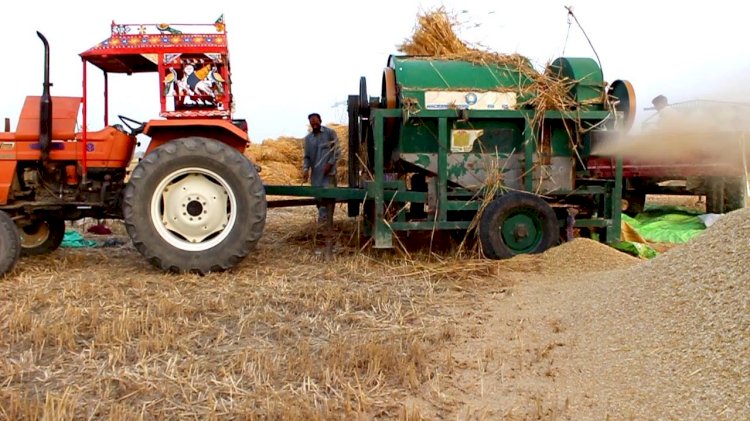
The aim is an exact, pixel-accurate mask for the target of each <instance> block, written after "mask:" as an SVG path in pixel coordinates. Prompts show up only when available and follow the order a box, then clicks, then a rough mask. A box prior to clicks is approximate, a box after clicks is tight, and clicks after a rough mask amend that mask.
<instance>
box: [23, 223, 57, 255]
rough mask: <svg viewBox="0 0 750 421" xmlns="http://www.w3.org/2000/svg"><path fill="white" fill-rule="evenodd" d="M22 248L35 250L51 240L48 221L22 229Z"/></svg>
mask: <svg viewBox="0 0 750 421" xmlns="http://www.w3.org/2000/svg"><path fill="white" fill-rule="evenodd" d="M20 232H21V247H23V248H27V249H28V248H34V247H39V246H41V245H42V244H44V242H45V241H47V239H48V238H49V235H50V229H49V224H48V223H47V222H46V221H41V222H36V223H34V224H32V225H27V226H25V227H23V228H21V229H20Z"/></svg>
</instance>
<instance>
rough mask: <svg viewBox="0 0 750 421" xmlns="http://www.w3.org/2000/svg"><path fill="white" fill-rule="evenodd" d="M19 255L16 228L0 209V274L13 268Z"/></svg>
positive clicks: (19, 246)
mask: <svg viewBox="0 0 750 421" xmlns="http://www.w3.org/2000/svg"><path fill="white" fill-rule="evenodd" d="M20 255H21V237H20V235H19V233H18V228H17V227H16V224H15V223H13V220H12V219H10V216H8V214H7V213H5V212H3V211H0V275H4V274H6V273H8V272H10V270H11V269H13V266H15V265H16V262H18V257H19V256H20Z"/></svg>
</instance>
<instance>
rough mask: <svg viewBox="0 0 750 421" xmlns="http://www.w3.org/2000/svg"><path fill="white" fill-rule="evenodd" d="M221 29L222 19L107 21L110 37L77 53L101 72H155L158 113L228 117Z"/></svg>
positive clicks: (229, 107)
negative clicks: (202, 21)
mask: <svg viewBox="0 0 750 421" xmlns="http://www.w3.org/2000/svg"><path fill="white" fill-rule="evenodd" d="M178 28H179V29H178ZM225 30H226V28H225V25H224V22H223V17H222V18H219V19H218V20H217V21H216V23H214V24H212V25H210V24H203V25H200V24H173V25H170V24H163V23H162V24H116V23H114V22H112V35H111V36H110V37H109V38H107V39H106V40H104V41H102V42H100V43H98V44H96V45H95V46H94V47H92V48H90V49H89V50H87V51H85V52H83V53H81V57H82V58H83V59H84V61H85V62H89V63H91V64H93V65H94V66H96V67H98V68H100V69H101V70H103V71H104V72H105V74H107V73H126V74H133V73H145V72H157V73H159V75H160V76H161V80H162V84H161V90H160V95H159V96H160V99H161V112H160V115H161V116H162V117H165V118H167V119H173V118H217V117H218V118H221V117H231V110H232V95H231V86H230V84H229V49H228V46H227V37H226V31H225ZM85 75H86V73H85V67H84V78H85ZM105 83H107V81H106V78H105ZM105 119H106V116H105Z"/></svg>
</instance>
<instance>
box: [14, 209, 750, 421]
mask: <svg viewBox="0 0 750 421" xmlns="http://www.w3.org/2000/svg"><path fill="white" fill-rule="evenodd" d="M338 214H339V215H342V214H343V211H342V210H340V211H338ZM314 217H315V210H314V208H300V209H294V210H291V209H273V210H271V211H270V213H269V221H268V227H267V231H266V233H265V235H264V239H263V240H262V243H261V244H260V247H259V249H258V251H257V252H256V253H255V254H254V255H252V256H251V257H249V258H248V259H246V260H245V261H244V262H243V263H242V265H241V266H240V267H238V268H236V269H235V270H233V271H231V272H228V273H222V274H212V275H209V276H204V277H201V276H193V275H189V276H176V275H169V274H163V273H161V272H158V271H156V270H154V269H152V268H151V267H150V266H147V265H145V264H144V261H143V260H142V258H141V257H140V255H138V254H137V252H136V251H135V250H134V249H133V248H132V247H131V246H129V245H128V246H123V247H119V248H114V249H89V250H80V249H79V250H65V249H63V250H58V251H57V252H55V253H53V254H51V255H49V256H46V257H42V258H36V259H24V260H22V261H21V262H20V264H19V265H18V267H17V269H15V270H14V272H13V273H12V274H10V276H7V277H6V278H5V279H3V280H2V283H1V284H0V288H2V291H0V294H1V296H2V298H1V299H0V350H1V352H2V354H1V355H0V382H1V384H2V388H1V389H0V418H4V419H19V418H44V419H81V418H99V419H101V418H107V419H175V418H180V419H184V418H200V419H227V418H229V419H237V418H240V419H256V418H263V419H266V418H272V419H394V418H395V419H436V418H451V419H497V418H510V419H559V418H570V419H580V418H581V417H586V418H588V417H591V418H599V419H601V418H605V417H607V416H610V417H613V418H615V419H618V418H627V416H628V415H629V414H632V415H634V416H636V418H641V416H643V417H646V418H648V417H649V412H645V413H644V412H638V411H637V410H634V409H633V405H628V404H627V402H628V399H629V398H628V396H631V395H628V394H629V393H631V392H633V391H638V390H641V388H642V390H643V391H642V392H640V393H636V394H635V395H634V396H636V400H635V401H634V402H637V405H638V406H637V408H644V409H648V410H654V408H656V409H659V408H662V410H663V413H664V414H667V416H670V415H674V416H678V417H679V418H693V417H691V416H690V415H691V414H690V413H687V414H686V413H684V412H670V411H671V410H672V409H673V408H676V407H678V406H684V402H685V401H684V400H685V399H693V398H695V397H696V396H694V395H691V394H690V391H691V390H692V389H691V388H690V386H684V385H683V386H682V387H681V388H678V387H677V386H678V385H679V382H678V383H677V384H675V383H674V382H667V383H665V384H666V385H669V386H670V387H671V388H668V387H667V388H664V389H659V390H656V389H653V387H656V386H658V385H660V384H659V383H649V382H648V376H647V374H648V373H649V371H648V370H649V367H651V366H650V365H649V361H651V360H650V358H651V357H652V356H653V355H660V356H665V357H664V361H667V362H668V361H671V360H670V359H669V358H667V356H672V357H674V356H675V355H677V353H679V355H686V354H685V353H686V352H687V351H689V350H690V349H692V348H693V347H696V349H697V347H699V346H706V342H705V341H703V340H701V341H703V342H701V341H693V340H691V341H687V342H683V343H682V345H681V347H675V348H670V347H672V346H675V344H674V343H672V342H668V343H664V344H659V345H658V346H657V345H653V343H652V342H649V341H658V340H659V339H658V338H661V337H662V336H664V333H663V332H662V331H661V330H658V329H657V330H648V329H646V330H643V331H642V332H645V333H643V334H642V332H641V331H640V330H638V329H636V328H628V326H630V325H633V323H634V322H633V320H640V323H641V324H638V325H636V326H639V328H640V327H642V326H643V325H644V324H645V325H646V326H649V325H653V326H664V325H665V324H666V325H668V323H667V322H666V321H664V322H663V323H662V322H660V323H649V321H651V320H653V318H659V317H661V316H662V315H667V316H668V317H671V319H665V320H673V319H675V318H678V319H679V320H688V321H689V320H690V317H691V316H692V315H691V313H690V312H667V313H663V312H662V313H660V312H656V311H651V312H649V313H645V312H643V310H642V309H641V308H639V307H632V308H631V307H628V306H626V305H625V304H627V303H631V305H632V303H638V302H640V301H641V298H640V296H639V295H637V294H648V293H649V291H653V290H656V289H655V285H656V286H658V285H660V284H659V283H658V282H656V281H654V280H653V279H656V278H653V279H652V278H651V276H652V275H653V276H655V275H654V273H655V272H654V271H656V270H657V269H654V268H655V267H659V268H662V269H659V270H665V269H664V267H669V266H670V265H672V266H675V267H679V262H677V261H676V260H672V261H668V262H667V263H662V264H661V266H660V265H659V264H656V262H655V263H654V264H653V265H651V266H650V269H646V270H645V271H644V270H642V269H640V268H641V267H644V268H648V266H642V264H641V263H640V261H638V260H636V259H634V258H631V257H629V256H626V255H624V254H620V253H618V252H615V251H614V250H612V249H609V248H607V247H605V246H602V245H600V244H597V243H594V242H591V241H587V240H576V241H574V242H571V243H567V244H564V245H562V246H559V247H557V248H554V249H552V250H550V251H549V252H547V253H545V254H542V255H538V256H520V257H517V258H514V259H510V260H506V261H500V262H498V261H486V260H478V259H470V260H456V259H455V258H454V256H455V244H453V243H451V242H450V240H449V239H448V238H441V237H438V238H436V239H434V240H433V245H434V249H433V251H432V252H431V251H430V250H429V249H427V248H425V247H423V248H421V249H420V248H419V247H418V244H419V243H420V241H419V239H416V238H413V239H411V240H409V239H406V240H405V241H407V242H411V243H414V244H409V245H408V247H409V255H408V257H407V255H406V254H404V253H399V252H394V251H376V250H370V249H365V250H363V251H362V252H360V251H359V249H360V247H361V243H360V244H358V243H357V235H356V225H354V224H353V223H351V222H349V221H346V220H343V219H341V220H337V222H336V232H337V235H338V238H337V240H336V246H335V250H334V257H333V260H332V261H328V262H326V261H325V260H324V258H323V256H322V254H321V253H320V250H321V246H320V245H317V244H316V241H315V224H314V223H313V220H314ZM422 240H424V239H422ZM425 243H429V241H426V242H425V241H423V242H422V244H425ZM676 250H679V249H676ZM676 250H675V251H676ZM674 259H677V258H674ZM680 259H687V258H686V257H681V258H680ZM732 262H734V261H732ZM712 264H714V265H717V266H721V263H720V260H719V261H716V262H713V263H712ZM631 267H634V268H636V269H634V270H633V271H631V272H627V269H628V268H631ZM618 268H619V269H622V270H624V271H625V272H623V271H622V270H621V271H619V272H618V271H615V272H610V271H611V270H613V269H618ZM676 270H677V271H676V272H665V273H667V275H665V276H667V277H671V278H670V279H673V280H674V282H672V283H670V284H669V285H673V284H679V279H681V278H680V277H679V273H680V272H679V270H678V269H676ZM691 270H692V269H691ZM641 272H643V273H642V274H641V275H638V276H636V275H635V274H638V273H641ZM696 273H698V272H696ZM628 274H630V275H628ZM740 275H741V272H740ZM707 279H709V280H710V279H712V278H711V276H708V277H707ZM742 279H744V278H742ZM655 282H656V283H655ZM743 282H746V281H743ZM664 285H667V284H664ZM691 285H697V284H695V283H693V284H691ZM742 285H743V284H741V283H736V284H734V288H735V289H736V290H740V291H739V292H741V293H742V294H744V295H739V296H738V297H740V298H738V300H742V299H744V300H745V301H744V303H745V304H744V305H745V310H744V311H745V313H744V314H745V316H742V317H740V318H737V317H736V316H735V317H734V318H731V317H730V318H727V320H729V321H730V322H731V323H732V326H734V327H733V328H732V329H735V330H736V329H746V330H747V329H748V323H747V314H748V311H747V293H746V291H747V288H746V284H745V287H744V291H742ZM628 291H631V295H627V294H626V293H627V292H628ZM703 293H704V294H705V293H706V291H705V290H704V291H703ZM623 294H625V295H623ZM626 296H628V297H631V298H628V299H627V300H625V299H624V298H623V297H626ZM724 296H725V295H722V297H724ZM655 297H657V296H655ZM658 297H662V298H659V299H665V300H666V298H663V297H664V295H658ZM622 300H625V301H622ZM681 300H683V301H680V303H682V304H680V306H681V307H680V308H684V309H687V308H690V302H689V301H686V300H689V296H682V298H681ZM735 301H736V300H735ZM649 302H653V300H651V301H649ZM665 302H666V303H668V302H669V301H665ZM737 302H739V301H737ZM623 303H625V304H623ZM649 308H654V309H658V308H659V307H653V306H652V307H649ZM714 310H715V309H714V308H711V307H706V310H705V311H714ZM701 314H708V313H705V312H704V313H701ZM723 314H727V315H728V313H727V312H726V311H725V312H724V313H723ZM701 317H708V316H701ZM743 317H744V318H743ZM620 320H621V321H622V323H626V324H625V325H622V324H620ZM710 320H711V321H710V322H708V323H709V325H706V326H703V328H704V329H710V328H711V326H712V325H715V326H719V324H718V323H720V321H719V320H717V318H716V317H714V318H711V319H710ZM686 323H687V324H685V325H684V326H687V327H690V328H693V329H694V328H695V326H696V325H695V323H694V322H686ZM680 326H682V325H680ZM654 329H656V328H654ZM615 331H616V332H621V334H620V333H618V334H617V335H614V334H613V332H615ZM733 331H734V330H733ZM644 334H645V335H646V336H643V335H644ZM624 335H631V339H630V341H631V342H627V341H628V339H626V337H627V336H624ZM639 335H640V336H639ZM747 337H748V335H745V336H744V338H745V339H744V340H745V341H746V339H747ZM613 338H614V339H613ZM649 338H650V339H649ZM741 338H742V336H737V335H734V334H733V335H730V336H718V337H716V338H715V340H716V343H713V345H711V346H712V348H711V349H716V348H717V347H720V346H722V344H724V342H722V341H726V340H730V339H731V340H741ZM706 340H709V339H706ZM612 341H616V344H619V345H613V343H612ZM621 341H626V342H621ZM628 343H630V344H632V346H630V347H625V345H627V344H628ZM642 344H644V345H643V348H640V347H641V345H642ZM724 345H726V344H724ZM618 346H619V347H621V348H623V347H624V348H623V349H624V351H622V352H620V353H612V352H614V351H613V350H615V349H617V347H618ZM672 349H674V350H675V351H674V352H673V351H669V352H667V351H668V350H672ZM700 349H703V348H700ZM700 349H699V351H700ZM728 349H729V350H730V351H734V352H736V354H734V357H733V359H730V360H727V361H728V362H727V364H729V365H731V366H732V367H734V369H735V370H738V369H740V368H742V367H744V366H743V365H742V364H745V363H742V361H743V360H742V358H745V356H746V355H745V354H746V353H745V354H743V353H742V352H740V351H738V350H737V349H738V348H736V347H732V348H728ZM597 350H599V351H602V350H608V351H612V352H610V353H602V352H598V351H597ZM696 352H698V351H696ZM700 352H703V351H700ZM706 352H709V351H706ZM711 352H712V351H711ZM691 355H692V354H691ZM710 355H716V356H720V357H726V354H710V353H709V354H706V356H705V358H704V359H703V360H700V359H696V360H692V359H691V360H690V362H689V364H690V365H689V366H690V367H695V369H692V370H690V371H691V372H692V371H695V370H699V369H700V368H701V367H705V370H707V371H710V372H717V371H715V370H716V369H717V367H718V368H721V367H724V369H725V371H718V373H719V374H717V375H716V376H714V377H712V378H711V382H709V383H706V384H704V385H702V386H700V389H696V390H701V391H702V392H701V393H702V394H701V395H700V397H706V398H707V399H709V403H710V402H711V401H710V399H711V398H712V395H710V393H712V391H713V392H714V393H720V392H719V391H720V390H722V389H720V388H719V386H720V385H719V384H718V383H716V382H718V381H719V380H720V379H726V382H727V383H726V384H728V385H730V386H732V387H734V390H735V393H739V394H735V395H733V396H734V399H735V400H734V401H727V402H730V403H731V402H734V403H733V404H731V405H729V406H728V409H727V412H726V413H725V414H724V415H732V416H737V415H739V416H740V418H742V415H748V414H750V408H748V407H747V402H745V403H744V405H745V406H742V405H743V403H742V402H741V401H738V400H737V399H741V396H743V395H742V394H741V393H743V392H745V394H744V396H745V397H747V396H748V395H749V394H748V393H746V392H748V388H747V383H748V376H747V375H746V374H744V375H743V374H742V373H741V372H739V371H734V374H733V375H732V376H725V375H724V373H726V372H728V371H726V369H727V367H725V366H722V365H721V364H719V363H716V362H715V360H716V358H714V357H711V358H709V357H708V356H710ZM608 358H610V359H608ZM696 358H698V357H696ZM711 361H713V362H711ZM744 361H747V360H744ZM665 364H666V363H665ZM685 364H688V362H685ZM716 364H718V365H716ZM613 367H614V368H613ZM644 367H645V368H644ZM665 367H666V368H665ZM669 367H670V366H669V365H665V366H663V367H661V366H660V367H659V370H663V369H668V368H669ZM659 373H660V374H664V373H663V372H661V371H660V372H659ZM690 374H691V373H687V372H680V374H679V376H678V377H675V380H677V379H685V378H688V379H689V378H690V376H689V375H690ZM698 374H700V372H699V373H698ZM698 374H695V375H694V376H696V375H698ZM654 385H656V386H654ZM618 391H619V393H616V392H618ZM645 391H648V393H646V392H645ZM633 393H634V392H633ZM637 408H636V409H637ZM706 408H709V409H711V411H713V412H702V413H700V414H702V415H705V414H709V415H711V414H713V415H716V413H717V411H714V409H715V406H712V405H707V406H706ZM743 410H744V412H743ZM654 413H659V412H654ZM697 418H700V417H697ZM735 419H736V417H735Z"/></svg>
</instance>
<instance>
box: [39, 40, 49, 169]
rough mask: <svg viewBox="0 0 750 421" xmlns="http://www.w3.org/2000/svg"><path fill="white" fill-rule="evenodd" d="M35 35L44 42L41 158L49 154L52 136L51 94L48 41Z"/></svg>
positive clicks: (40, 132)
mask: <svg viewBox="0 0 750 421" xmlns="http://www.w3.org/2000/svg"><path fill="white" fill-rule="evenodd" d="M36 35H37V36H38V37H39V39H41V40H42V43H44V88H43V90H42V98H41V101H40V105H39V107H40V109H39V144H40V146H41V149H42V160H43V161H44V160H46V159H47V157H48V156H49V145H50V142H51V137H52V96H51V95H50V89H49V88H50V86H52V84H51V83H50V81H49V42H47V38H45V37H44V35H42V33H41V32H39V31H36Z"/></svg>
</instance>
